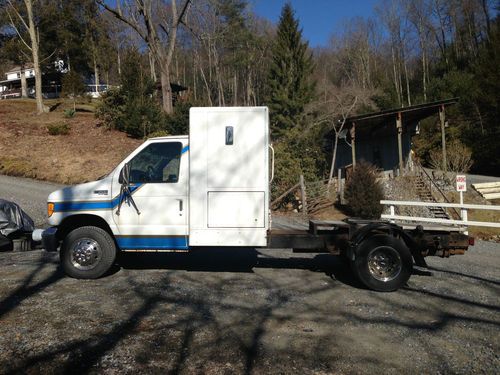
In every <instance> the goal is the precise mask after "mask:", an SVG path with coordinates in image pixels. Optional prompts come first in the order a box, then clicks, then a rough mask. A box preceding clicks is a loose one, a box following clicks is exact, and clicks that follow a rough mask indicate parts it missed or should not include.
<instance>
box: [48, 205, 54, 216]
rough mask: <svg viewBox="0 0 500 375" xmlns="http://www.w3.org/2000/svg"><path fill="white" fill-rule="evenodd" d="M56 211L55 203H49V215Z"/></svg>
mask: <svg viewBox="0 0 500 375" xmlns="http://www.w3.org/2000/svg"><path fill="white" fill-rule="evenodd" d="M53 213H54V203H47V215H48V216H49V217H51V216H52V214H53Z"/></svg>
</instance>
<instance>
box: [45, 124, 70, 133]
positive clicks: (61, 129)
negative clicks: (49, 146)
mask: <svg viewBox="0 0 500 375" xmlns="http://www.w3.org/2000/svg"><path fill="white" fill-rule="evenodd" d="M70 129H71V127H70V125H69V124H68V123H66V122H62V123H58V124H51V125H48V126H47V130H48V132H49V134H50V135H68V134H69V131H70Z"/></svg>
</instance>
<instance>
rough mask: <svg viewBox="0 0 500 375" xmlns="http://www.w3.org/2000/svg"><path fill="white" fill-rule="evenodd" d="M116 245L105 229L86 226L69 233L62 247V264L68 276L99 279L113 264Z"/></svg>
mask: <svg viewBox="0 0 500 375" xmlns="http://www.w3.org/2000/svg"><path fill="white" fill-rule="evenodd" d="M115 257H116V246H115V242H114V241H113V238H112V237H111V236H110V235H109V233H108V232H106V231H105V230H103V229H101V228H99V227H94V226H86V227H80V228H77V229H74V230H72V231H71V232H69V233H68V235H67V236H66V238H65V239H64V241H63V244H62V247H61V264H62V266H63V269H64V271H65V272H66V274H67V275H68V276H71V277H74V278H77V279H97V278H99V277H101V276H102V275H104V274H105V273H106V272H107V271H108V270H109V269H110V268H111V266H112V265H113V263H114V261H115Z"/></svg>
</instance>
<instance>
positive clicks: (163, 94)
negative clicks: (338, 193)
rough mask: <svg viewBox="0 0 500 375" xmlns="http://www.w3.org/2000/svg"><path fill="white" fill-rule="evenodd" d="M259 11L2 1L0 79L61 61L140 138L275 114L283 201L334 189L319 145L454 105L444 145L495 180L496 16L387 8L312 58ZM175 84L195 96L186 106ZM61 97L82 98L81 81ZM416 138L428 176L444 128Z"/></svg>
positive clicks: (213, 2)
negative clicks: (347, 124) (380, 117)
mask: <svg viewBox="0 0 500 375" xmlns="http://www.w3.org/2000/svg"><path fill="white" fill-rule="evenodd" d="M251 5H252V4H251V3H250V2H249V1H246V0H116V1H104V0H96V1H93V0H65V1H49V0H0V6H1V11H0V73H1V74H2V77H3V76H4V75H3V73H4V72H5V71H7V70H8V69H9V68H11V67H12V66H14V65H20V66H24V65H27V64H32V63H35V65H36V64H37V63H38V64H39V65H40V67H41V70H42V71H44V72H45V71H48V70H50V69H54V64H53V62H54V61H56V60H62V61H63V62H64V68H65V70H67V71H70V72H76V73H78V75H77V77H81V79H82V80H83V79H84V78H86V79H87V80H90V81H92V83H95V84H100V83H106V84H111V85H116V86H119V88H117V89H114V90H111V91H110V92H109V93H108V94H106V95H104V97H103V98H102V102H101V103H100V104H98V106H99V109H98V115H99V116H100V118H101V120H102V121H104V122H105V123H106V124H107V126H108V127H110V128H116V129H118V130H122V131H125V132H127V133H128V134H130V135H132V136H134V137H145V136H148V135H150V134H151V133H155V134H165V133H168V134H177V133H183V132H186V120H187V111H188V109H189V107H190V106H191V105H205V106H236V105H238V106H248V105H251V106H253V105H267V106H269V107H270V110H271V124H272V136H273V140H274V143H275V145H276V150H277V153H278V155H277V160H279V165H277V176H276V187H275V189H277V190H280V189H281V190H282V188H284V187H285V186H287V185H288V186H289V185H290V181H294V183H295V182H296V181H297V176H298V175H299V174H301V173H302V174H304V175H305V176H306V178H311V179H313V178H316V179H317V178H319V177H322V178H323V177H328V172H329V171H330V169H331V168H330V167H331V165H330V164H331V155H327V154H326V153H325V152H324V150H323V134H324V132H325V131H328V130H331V129H332V127H334V126H335V125H336V124H338V121H339V120H340V121H342V120H345V118H346V117H348V116H350V115H354V114H360V113H364V112H369V111H375V110H383V109H388V108H396V107H401V106H410V105H415V104H419V103H424V102H429V101H434V100H439V99H445V98H450V97H458V98H459V104H458V105H457V106H455V107H453V108H452V109H451V111H450V112H449V113H447V118H448V123H449V128H448V129H447V137H448V140H449V141H450V142H451V141H456V142H459V143H460V145H461V146H465V148H466V149H469V150H471V151H472V159H473V161H474V163H473V165H472V171H474V172H476V173H483V174H496V175H498V174H499V173H500V154H499V152H498V150H499V149H500V124H499V121H498V118H499V115H500V113H499V107H500V100H499V94H498V92H499V88H500V77H499V74H500V73H499V68H498V67H499V66H500V23H499V18H498V10H499V6H498V3H496V2H494V1H490V0H446V1H445V0H415V1H409V0H408V1H404V0H381V1H380V2H379V3H378V5H377V8H376V14H375V16H374V17H373V18H354V19H346V20H345V23H344V27H343V29H342V30H343V31H342V33H340V34H335V35H332V36H331V39H330V42H329V44H328V45H327V46H324V47H321V48H316V49H312V48H310V47H309V46H308V42H307V40H304V37H303V36H302V31H301V26H300V21H299V18H300V17H298V15H297V14H295V13H294V10H293V9H292V7H291V6H290V5H289V4H285V5H284V7H283V9H282V14H281V18H280V20H279V22H278V23H277V24H273V23H271V22H269V21H268V20H266V19H265V18H262V17H260V16H257V15H256V14H255V13H254V12H253V11H252V6H251ZM311 6H315V4H314V2H311ZM31 24H32V25H33V27H34V28H35V29H36V36H35V37H33V35H32V28H31V26H30V25H31ZM30 30H31V31H30ZM30 33H31V34H30ZM33 38H34V39H33ZM34 46H35V47H36V48H33V47H34ZM34 49H36V50H37V59H35V58H34V56H35V54H34ZM77 80H78V78H77ZM67 81H68V82H69V80H67ZM172 83H175V84H179V85H181V86H183V87H185V88H186V91H185V92H183V93H182V95H181V97H180V98H177V99H175V95H173V93H172V89H171V84H172ZM66 85H67V87H70V86H71V87H77V86H78V85H76V86H75V82H74V76H73V82H70V83H66ZM158 87H160V88H161V89H160V90H158ZM63 90H64V87H63ZM66 91H68V89H67V90H66ZM69 91H70V94H71V93H72V92H73V91H74V90H73V91H71V90H69ZM0 105H1V102H0ZM42 109H43V108H42ZM39 112H43V110H39ZM420 128H421V130H420V136H418V137H415V139H414V149H415V152H416V154H417V156H418V157H419V158H420V159H421V160H422V161H423V163H424V164H425V163H430V161H431V160H430V159H431V154H432V151H433V150H436V149H438V148H439V147H440V145H441V143H440V142H441V139H440V133H439V129H438V127H437V123H436V121H435V120H430V121H427V122H423V123H422V124H421V127H420Z"/></svg>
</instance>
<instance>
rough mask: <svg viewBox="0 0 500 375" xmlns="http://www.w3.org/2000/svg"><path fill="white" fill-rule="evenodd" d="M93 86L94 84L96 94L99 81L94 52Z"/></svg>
mask: <svg viewBox="0 0 500 375" xmlns="http://www.w3.org/2000/svg"><path fill="white" fill-rule="evenodd" d="M93 59H94V84H95V90H96V92H99V91H98V90H99V85H100V84H101V82H100V79H99V65H98V64H97V57H96V54H95V51H94V56H93Z"/></svg>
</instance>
